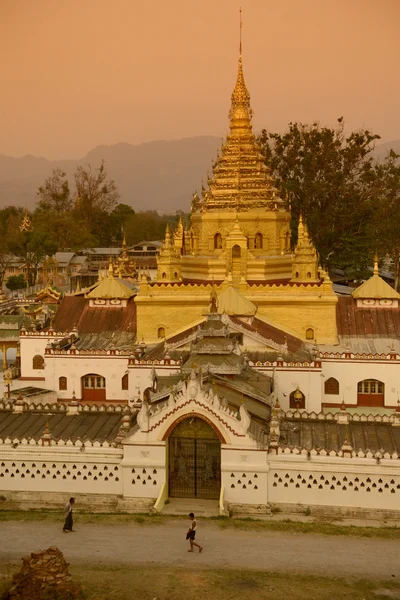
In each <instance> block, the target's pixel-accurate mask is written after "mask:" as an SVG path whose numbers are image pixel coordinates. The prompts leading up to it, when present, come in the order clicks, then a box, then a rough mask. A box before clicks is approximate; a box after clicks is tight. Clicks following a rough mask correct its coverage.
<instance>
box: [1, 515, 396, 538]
mask: <svg viewBox="0 0 400 600" xmlns="http://www.w3.org/2000/svg"><path fill="white" fill-rule="evenodd" d="M62 519H63V517H62V514H60V512H59V511H50V510H29V511H11V510H0V522H1V521H26V522H28V521H40V522H53V523H54V522H60V521H62ZM183 519H184V520H186V519H187V517H186V516H184V515H183V516H177V515H160V514H157V513H155V514H146V513H143V514H137V513H136V514H130V513H118V514H113V513H112V514H110V513H94V512H78V511H77V512H76V513H75V517H74V520H75V522H76V523H84V524H85V523H91V524H107V525H116V524H123V523H133V524H138V525H141V526H148V525H150V526H151V525H163V524H165V523H168V522H170V521H171V520H175V521H176V520H183ZM202 521H203V522H204V521H208V522H209V523H210V524H211V523H214V524H215V526H217V527H220V528H221V529H240V530H248V531H278V532H279V531H281V532H284V533H294V534H296V533H297V534H319V535H334V536H338V535H343V536H351V537H363V538H383V539H400V526H399V527H372V526H371V527H367V526H366V527H356V526H354V525H338V524H337V523H331V522H329V521H330V519H328V518H327V519H324V518H323V517H316V518H315V521H311V522H307V523H303V522H301V521H292V520H291V519H284V520H279V521H274V520H269V519H257V518H253V517H240V518H234V519H230V518H229V517H222V516H221V517H211V518H210V519H206V518H204V517H203V518H202Z"/></svg>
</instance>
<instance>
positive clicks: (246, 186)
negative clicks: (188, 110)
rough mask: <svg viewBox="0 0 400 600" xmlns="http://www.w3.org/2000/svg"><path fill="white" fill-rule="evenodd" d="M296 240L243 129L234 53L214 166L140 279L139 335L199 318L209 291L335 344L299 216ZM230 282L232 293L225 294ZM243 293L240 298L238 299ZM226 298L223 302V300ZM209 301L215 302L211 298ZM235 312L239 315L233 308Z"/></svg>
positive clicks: (178, 329) (323, 288) (242, 90)
mask: <svg viewBox="0 0 400 600" xmlns="http://www.w3.org/2000/svg"><path fill="white" fill-rule="evenodd" d="M298 233H299V236H298V243H297V245H296V248H295V250H294V253H293V252H292V250H291V247H290V213H289V212H288V210H287V209H286V205H285V202H284V201H283V199H282V198H281V197H280V195H279V191H278V190H277V188H276V185H275V181H274V178H273V177H272V174H271V171H270V169H269V167H268V166H266V165H265V160H264V156H263V155H262V153H261V149H260V146H259V144H258V142H257V139H256V137H255V135H254V133H253V129H252V109H251V106H250V94H249V92H248V89H247V87H246V83H245V79H244V73H243V59H242V52H241V44H240V52H239V61H238V71H237V79H236V84H235V87H234V90H233V92H232V95H231V106H230V111H229V134H228V135H227V138H226V140H225V141H224V143H223V144H222V148H221V151H220V152H219V153H218V155H217V157H216V160H215V161H214V163H213V168H212V174H211V175H210V177H208V179H207V186H203V185H202V189H201V194H200V195H198V194H197V193H195V194H194V195H193V199H192V204H191V219H190V226H189V227H186V228H184V227H183V224H182V222H181V221H180V222H179V225H178V227H177V229H176V230H175V232H173V233H171V232H170V231H169V229H168V230H167V232H166V236H165V241H164V244H163V247H162V249H161V251H160V256H159V258H158V265H157V278H156V280H155V281H153V282H148V281H147V280H145V279H142V280H141V281H140V284H139V287H140V291H139V294H138V295H137V296H136V297H135V303H136V305H137V331H138V337H139V338H141V337H144V339H145V340H146V342H147V343H153V342H155V341H157V338H158V336H159V333H158V332H162V334H163V336H164V333H165V337H166V338H168V337H172V336H176V335H178V334H182V335H183V332H185V331H186V330H187V329H188V328H190V327H195V326H196V325H198V324H199V323H201V322H202V320H204V318H205V314H207V312H208V311H209V310H210V296H213V295H217V298H218V296H220V295H222V294H224V295H223V297H222V299H221V305H222V304H223V305H224V307H225V308H224V311H225V312H226V313H227V314H235V310H236V309H235V306H242V307H243V306H244V305H246V306H247V305H248V306H251V307H252V309H251V310H250V309H249V310H247V309H246V311H245V313H244V314H245V315H247V317H248V318H251V314H252V313H254V312H255V311H257V317H258V318H261V319H264V318H265V319H266V320H268V322H270V323H272V324H274V325H275V326H278V327H281V328H282V329H284V330H285V331H287V332H288V333H291V334H295V335H297V336H299V337H301V338H304V339H305V338H306V332H308V333H307V339H310V332H312V339H316V338H318V340H319V341H320V342H321V343H322V342H324V343H335V342H336V340H337V333H336V315H335V311H336V303H337V297H336V294H335V293H334V292H333V290H332V282H331V281H330V279H329V278H328V277H327V275H326V274H325V273H324V272H323V271H321V270H320V269H319V267H318V257H317V253H316V251H315V248H314V246H313V244H312V241H311V240H310V238H309V236H308V232H307V227H306V224H305V223H303V220H302V219H300V223H299V232H298ZM229 287H232V288H234V290H235V294H233V293H228V294H226V293H225V292H226V290H227V289H228V288H229ZM238 294H240V295H242V297H243V300H240V298H238ZM230 298H231V299H233V300H232V302H231V304H232V306H228V305H227V302H228V304H229V299H230ZM217 304H218V300H217ZM242 312H243V311H242Z"/></svg>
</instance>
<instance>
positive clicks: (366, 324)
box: [336, 297, 400, 338]
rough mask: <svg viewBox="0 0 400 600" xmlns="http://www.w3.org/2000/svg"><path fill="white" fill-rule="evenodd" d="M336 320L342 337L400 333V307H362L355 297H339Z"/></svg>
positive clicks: (387, 336) (389, 335)
mask: <svg viewBox="0 0 400 600" xmlns="http://www.w3.org/2000/svg"><path fill="white" fill-rule="evenodd" d="M336 320H337V328H338V335H339V336H341V337H346V338H347V337H358V338H365V337H371V336H373V337H382V338H392V337H394V338H398V337H399V333H400V309H399V308H385V307H383V308H374V307H370V308H361V307H357V304H356V301H355V300H354V299H353V298H345V297H339V298H338V302H337V305H336Z"/></svg>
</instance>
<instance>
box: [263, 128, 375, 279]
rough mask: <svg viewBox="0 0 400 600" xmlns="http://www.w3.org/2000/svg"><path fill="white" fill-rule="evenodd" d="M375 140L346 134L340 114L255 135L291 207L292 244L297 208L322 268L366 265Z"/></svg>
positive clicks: (364, 133) (361, 133)
mask: <svg viewBox="0 0 400 600" xmlns="http://www.w3.org/2000/svg"><path fill="white" fill-rule="evenodd" d="M376 139H379V136H377V135H374V134H372V133H371V132H370V131H368V130H361V131H358V132H353V133H351V134H350V135H348V136H346V134H345V132H344V122H343V119H342V118H340V119H338V125H337V127H336V128H330V127H321V126H320V125H319V124H318V123H313V124H312V125H304V124H302V123H290V124H289V129H288V131H287V132H286V133H284V134H278V133H270V132H267V131H263V132H262V134H261V136H260V142H261V145H262V147H263V150H264V152H265V156H266V164H267V165H268V166H269V167H270V168H271V169H272V171H273V172H274V174H275V176H276V178H277V184H278V186H279V187H280V188H281V190H282V192H283V196H284V197H286V198H287V204H288V207H289V206H290V208H291V211H292V223H291V225H292V243H295V242H296V238H297V223H298V218H299V214H300V213H302V214H303V215H304V217H305V219H306V222H307V225H308V228H309V231H310V235H311V238H312V240H313V242H314V244H315V247H316V249H317V252H318V254H319V257H320V261H321V263H322V265H323V266H324V267H330V266H337V267H341V268H344V269H352V270H354V271H363V269H365V267H366V265H367V264H371V254H372V253H373V249H372V248H371V247H370V239H369V238H368V229H369V223H370V220H371V218H372V212H373V200H374V198H373V195H374V179H375V177H376V172H375V169H374V161H373V158H372V156H371V150H372V149H373V144H374V141H375V140H376Z"/></svg>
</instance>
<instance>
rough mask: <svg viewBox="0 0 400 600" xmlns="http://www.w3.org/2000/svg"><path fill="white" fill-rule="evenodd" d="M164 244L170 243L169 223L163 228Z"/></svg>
mask: <svg viewBox="0 0 400 600" xmlns="http://www.w3.org/2000/svg"><path fill="white" fill-rule="evenodd" d="M164 241H165V245H166V246H169V245H170V244H171V234H170V232H169V225H168V223H167V227H166V228H165V240H164Z"/></svg>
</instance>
